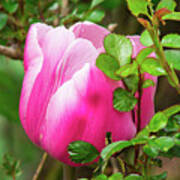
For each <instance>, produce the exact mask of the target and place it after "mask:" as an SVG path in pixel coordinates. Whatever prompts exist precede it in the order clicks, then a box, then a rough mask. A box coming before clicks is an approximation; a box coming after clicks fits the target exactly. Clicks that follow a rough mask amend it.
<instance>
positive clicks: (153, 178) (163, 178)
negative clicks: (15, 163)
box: [150, 172, 167, 180]
mask: <svg viewBox="0 0 180 180" xmlns="http://www.w3.org/2000/svg"><path fill="white" fill-rule="evenodd" d="M166 178H167V172H163V173H161V174H159V175H156V176H151V177H150V180H166Z"/></svg>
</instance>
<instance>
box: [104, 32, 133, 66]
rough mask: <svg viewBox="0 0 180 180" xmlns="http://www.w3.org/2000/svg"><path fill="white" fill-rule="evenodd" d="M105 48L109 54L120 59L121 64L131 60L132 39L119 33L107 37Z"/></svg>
mask: <svg viewBox="0 0 180 180" xmlns="http://www.w3.org/2000/svg"><path fill="white" fill-rule="evenodd" d="M104 48H105V50H106V52H107V53H108V54H110V55H111V56H113V57H115V58H116V60H118V62H119V64H120V66H123V65H125V64H128V63H130V62H131V55H132V44H131V41H130V39H128V38H126V37H125V36H120V35H117V34H110V35H108V36H106V37H105V40H104Z"/></svg>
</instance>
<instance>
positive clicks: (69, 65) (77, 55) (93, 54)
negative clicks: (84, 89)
mask: <svg viewBox="0 0 180 180" xmlns="http://www.w3.org/2000/svg"><path fill="white" fill-rule="evenodd" d="M97 56H98V51H97V50H96V48H95V47H94V46H93V45H92V43H91V42H90V41H88V40H86V39H81V38H78V39H76V40H75V41H74V42H73V43H71V45H70V46H69V47H68V49H67V50H66V52H65V54H64V56H63V58H62V61H61V62H60V63H59V65H58V68H57V74H58V75H57V76H58V77H59V79H58V80H57V82H58V84H59V85H62V84H63V83H64V82H66V81H68V80H70V79H71V77H72V76H73V74H74V73H75V72H76V71H78V70H79V69H81V68H82V67H83V66H84V64H85V63H90V64H93V65H95V62H96V58H97Z"/></svg>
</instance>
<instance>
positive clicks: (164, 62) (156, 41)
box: [148, 25, 180, 94]
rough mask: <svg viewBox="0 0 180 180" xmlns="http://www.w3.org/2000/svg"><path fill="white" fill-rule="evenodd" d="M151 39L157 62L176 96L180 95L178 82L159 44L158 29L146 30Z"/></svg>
mask: <svg viewBox="0 0 180 180" xmlns="http://www.w3.org/2000/svg"><path fill="white" fill-rule="evenodd" d="M148 31H149V33H150V35H151V38H152V40H153V43H154V47H155V52H156V54H157V56H158V57H159V62H160V64H161V66H162V67H163V68H164V70H165V71H166V73H167V75H168V77H169V79H170V80H171V81H172V83H173V85H174V87H175V88H176V90H177V92H178V94H180V84H179V81H178V77H177V75H176V73H175V72H174V71H173V70H172V69H171V67H170V66H169V64H168V63H167V60H166V57H165V54H164V50H163V46H162V44H161V41H160V38H159V35H158V29H156V28H155V25H154V27H153V28H152V27H151V28H149V29H148Z"/></svg>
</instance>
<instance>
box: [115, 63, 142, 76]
mask: <svg viewBox="0 0 180 180" xmlns="http://www.w3.org/2000/svg"><path fill="white" fill-rule="evenodd" d="M116 74H118V75H119V76H121V77H127V76H129V75H133V74H138V65H137V63H136V61H133V63H132V64H125V65H124V66H121V68H120V69H119V70H117V71H116Z"/></svg>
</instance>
